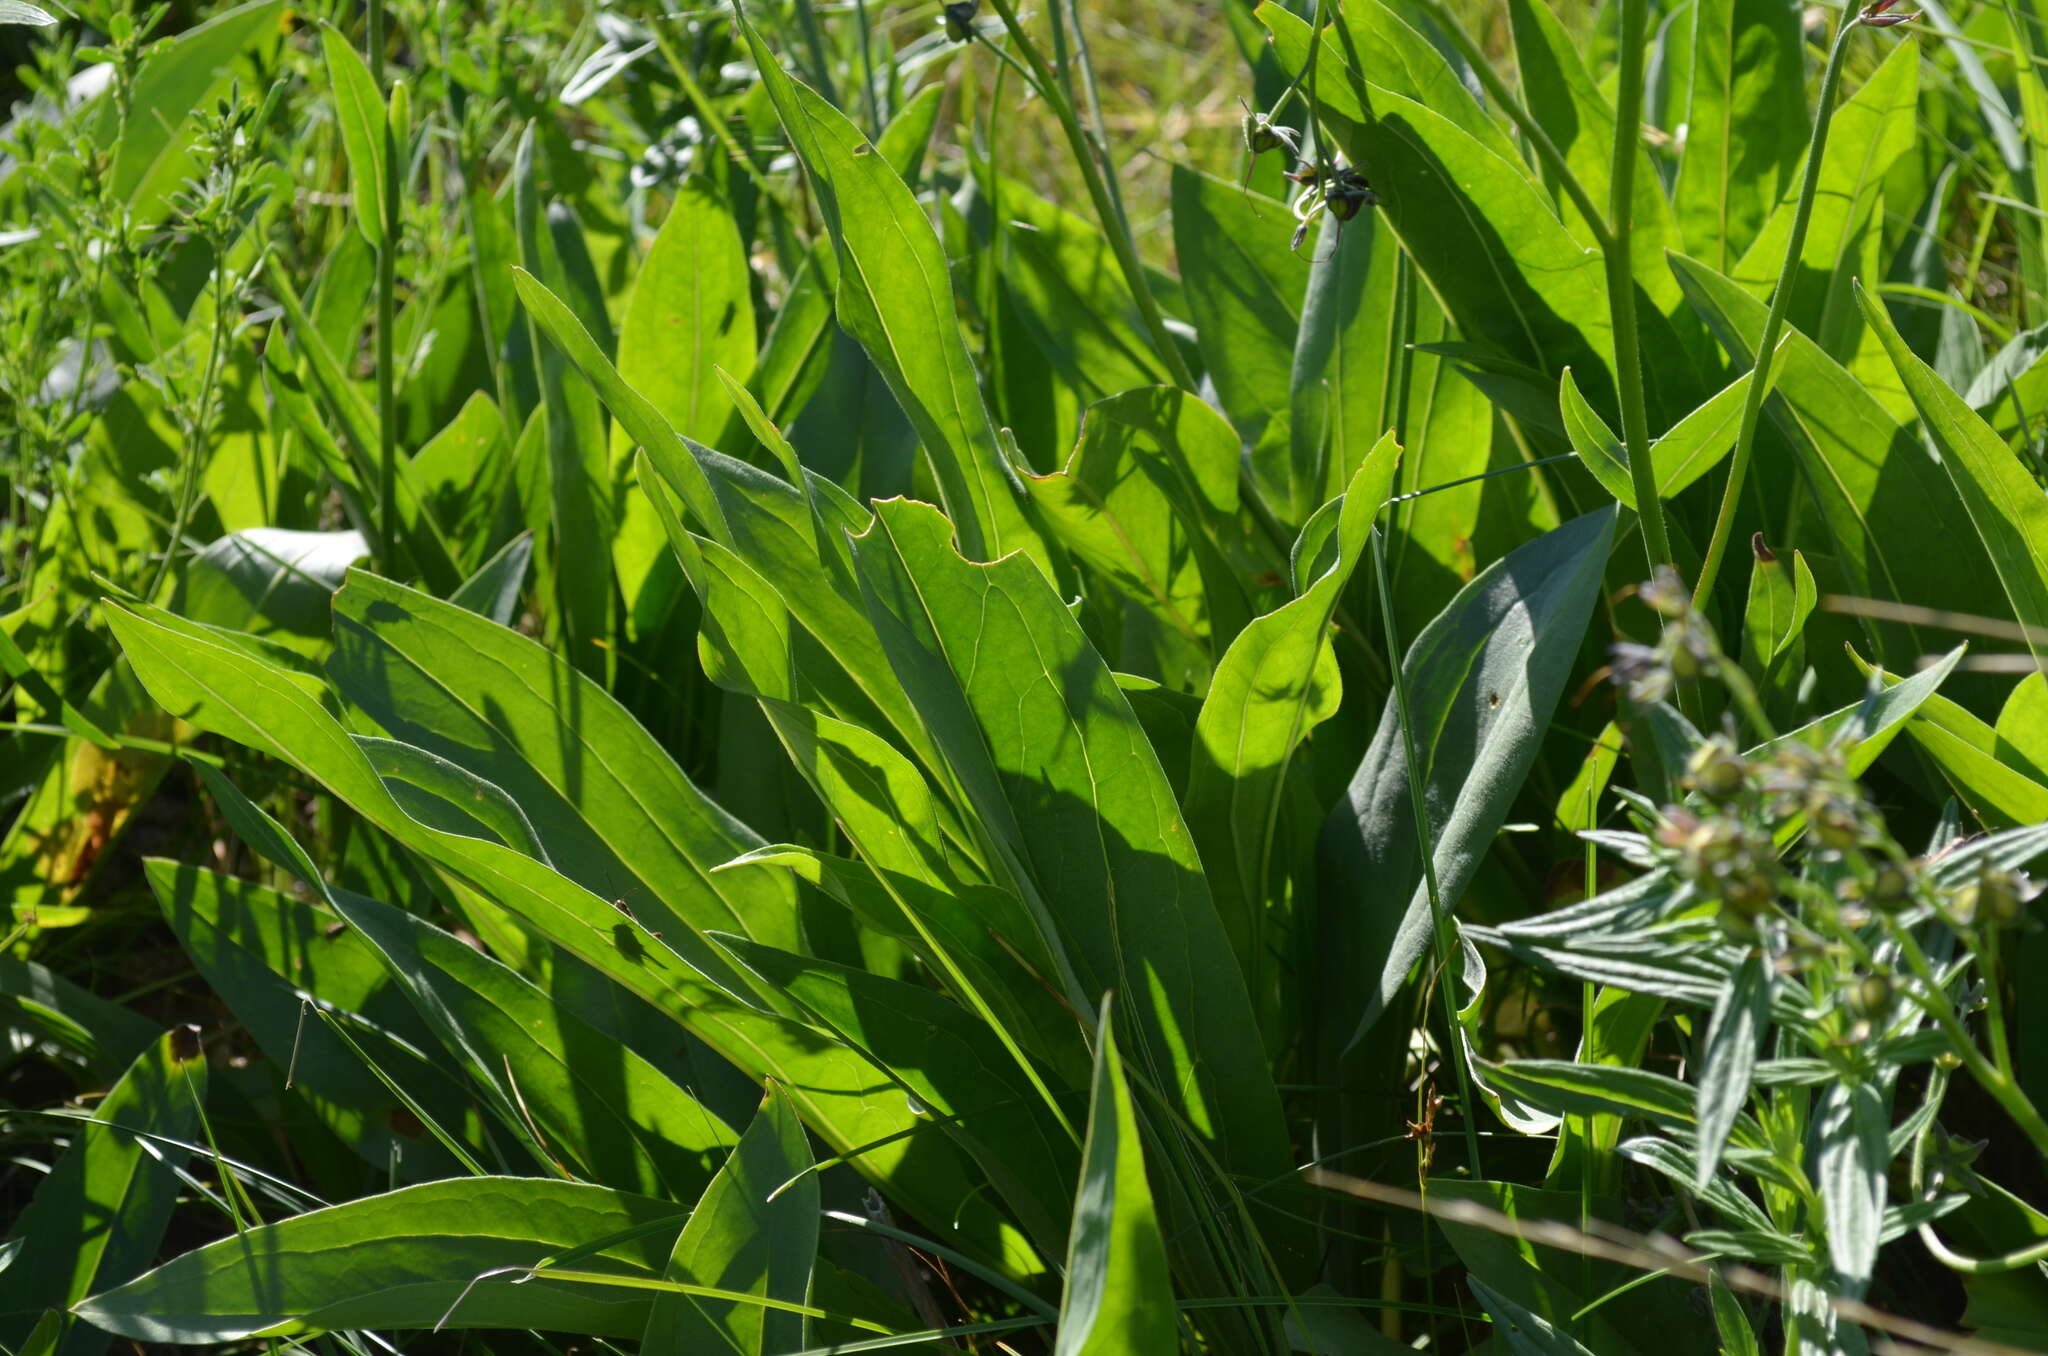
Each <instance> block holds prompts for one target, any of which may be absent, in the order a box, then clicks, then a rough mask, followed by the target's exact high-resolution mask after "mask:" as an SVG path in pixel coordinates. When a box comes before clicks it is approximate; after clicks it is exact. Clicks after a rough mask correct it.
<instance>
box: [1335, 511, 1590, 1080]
mask: <svg viewBox="0 0 2048 1356" xmlns="http://www.w3.org/2000/svg"><path fill="white" fill-rule="evenodd" d="M1614 521H1615V510H1614V509H1613V507H1612V506H1609V507H1608V508H1606V509H1602V510H1600V511H1598V512H1595V513H1589V514H1587V515H1585V516H1584V517H1582V518H1578V519H1575V520H1573V521H1572V522H1569V523H1566V524H1565V525H1564V526H1563V527H1560V528H1557V529H1556V530H1554V531H1551V532H1547V533H1545V534H1544V535H1543V536H1541V537H1538V538H1537V539H1536V540H1534V541H1532V542H1529V543H1527V544H1526V545H1524V546H1522V547H1520V548H1518V549H1517V550H1515V551H1514V552H1512V553H1511V554H1509V555H1508V556H1506V557H1505V558H1503V559H1501V560H1497V561H1495V562H1494V563H1493V564H1492V565H1490V566H1488V567H1487V568H1486V569H1485V570H1484V571H1482V572H1481V573H1480V574H1479V576H1478V577H1477V578H1475V579H1474V580H1473V581H1472V582H1471V583H1469V584H1467V585H1466V586H1465V587H1464V588H1463V589H1461V590H1459V592H1458V596H1457V597H1456V598H1453V599H1452V600H1451V603H1450V606H1448V607H1446V608H1445V609H1444V610H1443V612H1442V613H1440V614H1439V615H1438V616H1437V618H1436V620H1435V621H1433V622H1431V623H1430V624H1429V625H1428V626H1427V627H1425V628H1424V629H1423V631H1422V634H1421V635H1419V636H1417V637H1416V638H1415V640H1414V642H1413V643H1412V644H1411V645H1410V646H1409V647H1408V653H1407V655H1406V657H1405V658H1404V659H1403V660H1402V663H1401V674H1400V682H1401V683H1402V685H1403V686H1404V688H1405V689H1406V691H1407V693H1408V701H1409V705H1410V715H1411V717H1412V719H1413V720H1414V736H1415V746H1416V752H1417V754H1418V755H1419V756H1420V758H1421V760H1422V763H1423V766H1422V767H1421V768H1420V769H1419V770H1418V771H1419V775H1420V778H1421V781H1422V784H1423V787H1424V799H1425V803H1426V806H1427V811H1428V814H1429V817H1430V823H1429V825H1428V826H1427V827H1428V834H1429V840H1430V842H1431V843H1432V844H1433V845H1434V850H1435V854H1434V855H1435V860H1436V876H1437V883H1438V887H1439V890H1440V894H1441V899H1442V906H1443V908H1444V909H1445V910H1446V911H1449V910H1451V909H1454V908H1455V907H1456V906H1457V902H1458V898H1459V896H1460V895H1462V894H1463V893H1464V890H1465V886H1466V885H1467V883H1468V882H1470V880H1471V879H1472V874H1473V872H1475V871H1476V870H1477V869H1478V867H1479V861H1480V858H1481V857H1483V856H1484V855H1485V853H1486V850H1487V848H1488V847H1489V846H1490V845H1491V843H1492V842H1493V837H1494V834H1495V833H1497V832H1498V831H1499V829H1500V826H1501V824H1502V823H1504V822H1505V821H1506V818H1507V814H1508V809H1509V807H1510V806H1511V805H1512V804H1513V802H1514V799H1515V796H1516V795H1517V794H1518V793H1519V792H1520V790H1521V786H1522V779H1523V778H1524V777H1526V776H1527V775H1528V771H1529V767H1530V765H1531V764H1532V763H1533V762H1534V761H1535V758H1536V752H1537V749H1538V747H1539V746H1540V745H1541V744H1542V741H1543V735H1544V733H1545V731H1546V730H1548V728H1549V725H1550V718H1551V713H1552V712H1553V711H1554V710H1555V709H1556V707H1557V701H1558V698H1559V697H1560V696H1561V695H1562V694H1563V691H1564V686H1565V682H1566V679H1567V678H1568V677H1569V676H1570V673H1571V668H1572V663H1573V660H1574V659H1576V658H1577V656H1578V653H1579V644H1580V642H1581V641H1582V640H1583V639H1584V637H1585V631H1586V623H1587V621H1588V619H1589V618H1590V617H1591V616H1592V612H1593V603H1594V601H1595V600H1596V599H1597V598H1598V596H1599V591H1600V579H1601V575H1602V573H1603V572H1604V571H1605V569H1606V566H1607V551H1608V547H1609V546H1610V544H1611V543H1612V542H1613V539H1614ZM1408 778H1409V769H1408V755H1407V750H1406V748H1405V746H1404V742H1403V739H1402V731H1401V721H1400V715H1399V713H1398V711H1397V709H1396V706H1395V703H1394V700H1393V698H1392V697H1391V696H1390V697H1389V698H1388V700H1387V705H1386V709H1385V710H1384V712H1383V713H1382V714H1381V716H1380V725H1379V729H1378V731H1377V733H1375V734H1374V736H1373V742H1372V745H1371V747H1370V748H1369V749H1367V750H1366V754H1365V757H1364V759H1363V760H1362V761H1361V762H1360V763H1359V765H1358V770H1357V772H1356V773H1354V774H1353V776H1352V779H1351V786H1350V789H1349V791H1348V792H1347V794H1346V797H1345V801H1344V803H1343V804H1341V805H1339V806H1338V807H1337V808H1336V809H1335V810H1334V811H1332V812H1331V815H1330V818H1329V821H1328V822H1327V823H1326V824H1325V825H1324V828H1323V841H1322V852H1323V860H1324V869H1325V873H1326V879H1327V880H1328V882H1329V883H1330V885H1331V887H1332V888H1334V889H1335V890H1336V891H1337V892H1338V895H1337V897H1338V898H1341V899H1343V900H1345V901H1346V904H1347V907H1344V908H1341V909H1335V910H1330V911H1327V916H1328V917H1329V918H1330V932H1329V935H1328V937H1327V940H1326V944H1325V946H1324V947H1323V952H1324V956H1325V959H1326V962H1327V963H1328V964H1329V965H1330V966H1332V967H1336V969H1337V971H1339V972H1341V973H1345V974H1349V975H1351V976H1353V978H1352V980H1351V983H1352V984H1356V983H1357V981H1358V979H1359V978H1366V977H1371V976H1375V975H1376V978H1368V979H1367V983H1366V985H1365V986H1364V992H1363V994H1362V996H1361V997H1362V1001H1360V1002H1358V1003H1356V1004H1354V1007H1355V1008H1356V1009H1357V1016H1356V1017H1355V1018H1350V1017H1347V1018H1345V1019H1342V1020H1341V1021H1340V1023H1339V1024H1340V1025H1344V1026H1350V1027H1352V1028H1354V1031H1353V1032H1351V1033H1348V1034H1347V1033H1346V1032H1344V1031H1332V1033H1331V1035H1332V1037H1333V1038H1335V1039H1337V1040H1340V1041H1344V1042H1345V1043H1346V1044H1348V1043H1349V1042H1350V1041H1353V1040H1356V1039H1357V1035H1358V1034H1362V1033H1363V1032H1364V1030H1365V1029H1366V1027H1367V1026H1369V1025H1370V1024H1371V1023H1372V1022H1373V1021H1374V1020H1375V1019H1376V1018H1377V1017H1378V1016H1379V1014H1380V1012H1381V1011H1382V1010H1383V1009H1384V1007H1385V1005H1386V1004H1387V1003H1388V1002H1390V1001H1391V1000H1392V999H1393V997H1394V995H1395V993H1396V992H1398V991H1399V989H1400V987H1401V985H1402V983H1403V982H1404V981H1405V980H1406V979H1407V975H1408V969H1409V967H1410V966H1411V965H1413V964H1414V963H1415V961H1416V958H1417V957H1419V956H1420V955H1421V954H1422V953H1423V951H1424V950H1425V949H1426V948H1427V947H1428V945H1429V936H1430V929H1431V928H1432V927H1433V926H1434V919H1433V918H1432V916H1431V913H1430V899H1429V892H1428V887H1427V882H1426V881H1425V879H1424V874H1423V859H1422V848H1421V846H1420V844H1419V842H1418V840H1417V826H1416V824H1415V815H1414V800H1413V799H1412V797H1411V795H1410V789H1409V781H1408Z"/></svg>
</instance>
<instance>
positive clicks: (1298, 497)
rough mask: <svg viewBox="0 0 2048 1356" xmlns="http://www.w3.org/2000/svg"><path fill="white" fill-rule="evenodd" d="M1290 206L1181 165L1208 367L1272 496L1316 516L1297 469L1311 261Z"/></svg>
mask: <svg viewBox="0 0 2048 1356" xmlns="http://www.w3.org/2000/svg"><path fill="white" fill-rule="evenodd" d="M1290 220H1291V218H1290V216H1289V215H1288V212H1287V209H1286V207H1285V205H1284V204H1281V203H1277V202H1274V201H1272V200H1271V199H1265V200H1261V201H1258V202H1254V201H1253V200H1252V199H1251V198H1249V197H1247V196H1246V195H1245V194H1244V193H1243V192H1241V191H1240V190H1239V188H1238V186H1237V185H1236V184H1233V183H1230V182H1228V181H1226V180H1223V179H1218V178H1215V177H1213V176H1211V175H1207V174H1202V173H1199V172H1197V171H1195V170H1191V169H1188V168H1186V167H1185V166H1181V165H1175V166H1174V167H1173V244H1174V252H1175V254H1177V255H1178V256H1179V258H1180V262H1181V272H1182V277H1183V279H1184V280H1185V286H1186V287H1187V295H1188V312H1189V316H1190V318H1191V319H1192V320H1193V321H1194V324H1195V338H1196V342H1197V343H1198V344H1199V345H1200V347H1201V351H1202V364H1203V366H1204V367H1205V368H1207V369H1208V374H1209V380H1210V381H1211V382H1213V383H1214V384H1215V387H1216V395H1217V398H1218V400H1219V402H1220V403H1221V405H1222V407H1223V412H1224V413H1225V414H1227V415H1229V416H1230V422H1231V424H1232V425H1233V426H1235V427H1236V429H1237V432H1238V436H1239V437H1240V438H1242V439H1243V441H1244V443H1245V445H1246V446H1247V447H1248V448H1250V449H1251V450H1250V454H1249V455H1250V457H1251V465H1252V468H1253V471H1254V473H1255V474H1256V475H1257V478H1258V483H1259V484H1260V486H1261V488H1262V490H1263V492H1264V494H1265V496H1266V497H1267V499H1268V500H1270V501H1271V502H1273V503H1274V504H1276V505H1278V506H1280V507H1281V508H1282V509H1284V510H1287V511H1289V513H1290V517H1289V521H1290V522H1291V521H1294V518H1293V516H1292V515H1293V514H1294V513H1299V514H1301V515H1302V516H1306V513H1307V511H1308V510H1309V509H1312V508H1314V505H1313V504H1309V503H1307V502H1306V501H1307V499H1308V497H1309V495H1310V494H1311V493H1313V489H1312V487H1310V486H1308V485H1307V484H1305V483H1300V477H1299V476H1298V475H1296V474H1295V472H1297V471H1299V469H1300V468H1292V467H1290V466H1289V465H1288V463H1289V460H1290V457H1291V452H1290V441H1291V440H1290V436H1289V433H1288V421H1289V419H1290V417H1291V411H1292V406H1293V367H1294V345H1295V339H1296V336H1297V335H1298V334H1299V333H1300V330H1301V297H1302V291H1303V289H1304V287H1305V286H1306V285H1307V283H1308V272H1309V266H1308V261H1307V260H1305V259H1303V258H1300V257H1299V256H1296V255H1293V254H1290V253H1289V252H1288V249H1287V237H1288V234H1289V233H1290V231H1291V229H1292V228H1291V227H1290V226H1289V225H1288V223H1289V221H1290Z"/></svg>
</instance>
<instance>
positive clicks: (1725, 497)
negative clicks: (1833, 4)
mask: <svg viewBox="0 0 2048 1356" xmlns="http://www.w3.org/2000/svg"><path fill="white" fill-rule="evenodd" d="M1856 23H1857V20H1856V16H1855V15H1853V14H1845V15H1844V16H1843V18H1842V20H1841V21H1840V23H1839V24H1838V25H1837V26H1836V28H1835V41H1834V45H1833V46H1832V47H1831V48H1830V49H1829V50H1828V64H1827V69H1826V71H1825V72H1824V73H1823V74H1822V76H1821V80H1820V103H1819V105H1818V106H1817V107H1816V108H1815V109H1814V113H1813V140H1812V143H1811V144H1810V145H1809V146H1808V147H1807V151H1806V171H1805V173H1804V174H1803V175H1802V176H1801V178H1800V180H1799V203H1798V206H1797V207H1795V208H1794V209H1793V212H1792V233H1791V235H1790V236H1788V237H1787V238H1786V240H1785V262H1784V263H1783V264H1782V265H1781V266H1780V267H1779V269H1778V285H1777V287H1776V289H1775V290H1773V291H1772V293H1771V308H1770V311H1769V312H1768V313H1767V314H1766V315H1765V316H1764V330H1763V334H1762V335H1760V336H1759V337H1758V339H1757V345H1756V352H1755V356H1754V358H1753V359H1752V361H1751V363H1750V370H1751V371H1752V372H1753V373H1754V375H1753V376H1752V377H1751V378H1750V381H1749V389H1748V390H1747V391H1745V392H1744V393H1743V397H1742V422H1741V424H1740V425H1739V426H1737V429H1736V432H1735V452H1734V455H1733V456H1732V457H1731V458H1730V460H1729V463H1728V484H1727V487H1726V488H1725V489H1724V490H1723V491H1722V493H1721V512H1720V514H1719V516H1717V517H1716V518H1715V519H1714V535H1713V536H1712V537H1711V538H1709V539H1708V542H1707V554H1706V558H1705V559H1704V560H1703V561H1701V562H1700V577H1699V583H1698V584H1697V585H1695V586H1694V588H1693V594H1692V602H1693V606H1694V607H1696V608H1699V609H1700V610H1701V611H1705V610H1706V604H1707V597H1708V595H1709V594H1711V593H1712V592H1713V591H1714V580H1715V578H1716V576H1718V575H1719V574H1720V573H1721V560H1722V557H1724V556H1725V555H1727V553H1728V538H1729V536H1730V534H1732V533H1733V532H1734V530H1735V506H1736V504H1737V503H1738V502H1739V501H1740V500H1741V498H1742V485H1743V481H1744V480H1746V479H1747V478H1748V476H1749V459H1750V455H1751V452H1752V450H1753V447H1754V445H1755V443H1756V424H1757V417H1758V416H1759V415H1760V414H1761V413H1762V412H1763V406H1764V391H1765V389H1766V388H1767V387H1768V386H1769V385H1770V382H1769V381H1768V380H1766V378H1767V377H1768V375H1769V373H1768V372H1767V371H1766V370H1763V369H1764V364H1766V363H1769V362H1770V361H1771V360H1772V358H1773V357H1774V356H1775V354H1776V350H1777V347H1778V332H1779V331H1780V330H1782V329H1783V328H1784V327H1785V312H1786V311H1788V310H1790V309H1791V306H1792V279H1793V276H1794V274H1795V273H1796V272H1797V270H1798V268H1799V256H1800V255H1801V254H1802V253H1804V252H1805V249H1806V227H1807V224H1808V222H1810V221H1811V220H1812V218H1813V199H1814V195H1815V194H1816V192H1817V191H1818V190H1819V188H1820V162H1821V155H1822V153H1823V152H1824V151H1825V150H1826V149H1827V144H1828V124H1829V123H1831V122H1833V121H1834V116H1835V91H1836V90H1837V88H1839V87H1840V85H1841V83H1842V58H1843V55H1844V54H1845V53H1846V52H1847V51H1848V50H1849V35H1850V34H1851V33H1853V32H1855V31H1856Z"/></svg>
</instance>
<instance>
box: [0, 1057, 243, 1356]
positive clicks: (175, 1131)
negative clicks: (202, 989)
mask: <svg viewBox="0 0 2048 1356" xmlns="http://www.w3.org/2000/svg"><path fill="white" fill-rule="evenodd" d="M205 1097H206V1059H205V1056H204V1053H203V1052H202V1051H201V1049H200V1045H199V1028H198V1027H196V1026H187V1027H178V1028H175V1029H173V1030H171V1031H166V1032H165V1033H163V1035H162V1036H160V1037H159V1038H158V1039H157V1040H155V1041H154V1042H153V1043H151V1044H150V1045H149V1046H148V1047H147V1048H146V1049H144V1050H143V1051H142V1053H140V1054H139V1055H137V1056H136V1057H135V1062H134V1063H132V1064H130V1065H129V1066H128V1070H127V1072H126V1073H124V1074H123V1075H122V1076H121V1079H120V1081H119V1082H117V1083H115V1084H114V1085H113V1087H112V1088H110V1089H109V1090H108V1091H107V1094H106V1096H104V1097H102V1098H99V1099H96V1100H94V1101H92V1102H90V1103H88V1107H89V1108H90V1116H91V1119H92V1121H93V1123H92V1124H89V1125H87V1124H80V1125H79V1126H78V1127H77V1128H76V1130H74V1131H73V1132H72V1134H73V1138H72V1142H71V1147H70V1148H68V1149H66V1150H65V1151H64V1154H63V1155H62V1156H61V1157H60V1158H58V1159H57V1161H56V1163H55V1164H54V1165H53V1166H52V1167H51V1169H50V1171H49V1173H48V1174H47V1175H45V1176H44V1177H43V1178H42V1179H41V1181H39V1182H38V1183H37V1184H36V1186H35V1199H34V1200H32V1201H30V1202H29V1203H28V1205H27V1207H26V1208H24V1209H23V1210H22V1211H21V1213H20V1214H19V1215H18V1216H17V1217H16V1218H15V1220H14V1221H13V1223H12V1224H10V1225H9V1226H8V1229H7V1238H8V1239H9V1240H10V1241H12V1242H14V1243H17V1244H18V1245H19V1247H18V1250H16V1251H14V1252H13V1253H12V1255H11V1256H9V1257H8V1258H7V1259H6V1265H5V1270H4V1271H0V1334H4V1336H5V1340H6V1341H8V1342H9V1343H10V1344H12V1343H15V1342H18V1341H20V1340H21V1339H22V1338H23V1337H24V1336H25V1335H26V1334H27V1333H28V1331H29V1329H30V1328H31V1327H33V1326H34V1325H35V1323H36V1321H37V1319H38V1318H39V1317H40V1316H41V1314H42V1311H43V1310H44V1309H46V1308H52V1307H55V1308H63V1307H67V1306H69V1305H71V1304H72V1303H73V1302H75V1301H77V1300H80V1299H83V1298H84V1297H85V1296H86V1295H87V1294H89V1293H90V1292H92V1291H93V1290H97V1289H104V1288H106V1287H109V1286H113V1285H118V1284H120V1283H121V1282H123V1281H126V1280H128V1279H130V1278H131V1277H133V1276H135V1275H136V1274H138V1273H139V1272H141V1271H142V1270H143V1268H145V1267H147V1266H148V1265H149V1263H150V1261H151V1259H153V1258H154V1257H155V1256H156V1251H157V1248H158V1246H159V1245H160V1244H161V1243H162V1241H163V1234H164V1229H165V1228H166V1227H167V1226H168V1225H169V1224H170V1222H171V1213H172V1210H173V1208H174V1207H175V1206H176V1205H177V1201H178V1192H179V1184H178V1173H179V1171H180V1170H181V1169H182V1168H183V1167H184V1165H185V1161H186V1158H187V1156H188V1150H187V1149H186V1148H185V1147H184V1146H185V1145H189V1144H190V1143H192V1141H194V1140H195V1139H197V1138H198V1137H199V1119H200V1115H201V1111H200V1108H201V1105H202V1103H203V1102H204V1101H205ZM136 1132H145V1133H146V1134H147V1135H149V1136H160V1137H161V1138H147V1139H146V1138H144V1134H143V1133H136ZM170 1141H177V1142H175V1143H173V1142H170ZM91 1338H92V1335H91V1334H89V1333H82V1332H78V1331H75V1330H74V1331H73V1332H71V1333H69V1334H67V1336H66V1338H65V1340H64V1342H63V1343H62V1345H61V1347H60V1348H59V1349H60V1350H63V1351H78V1352H87V1351H94V1350H99V1349H102V1348H103V1347H104V1343H103V1342H93V1341H92V1340H91Z"/></svg>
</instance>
